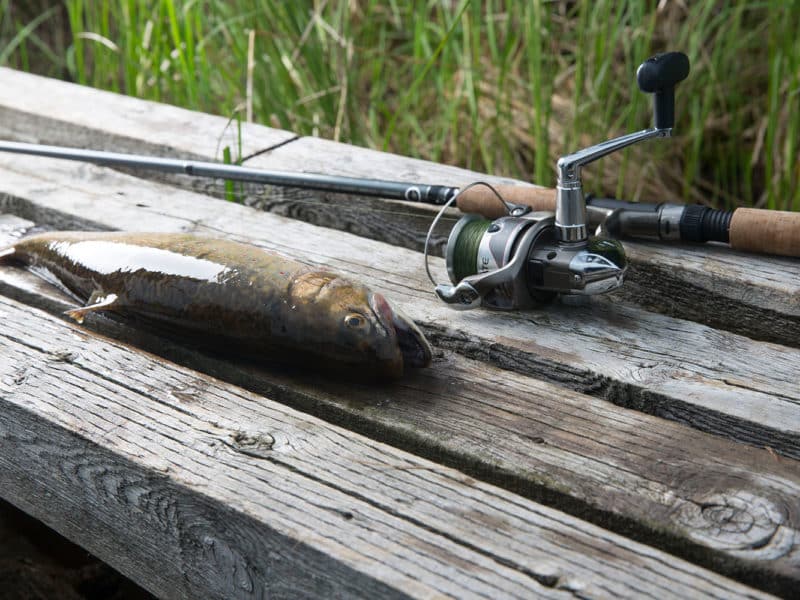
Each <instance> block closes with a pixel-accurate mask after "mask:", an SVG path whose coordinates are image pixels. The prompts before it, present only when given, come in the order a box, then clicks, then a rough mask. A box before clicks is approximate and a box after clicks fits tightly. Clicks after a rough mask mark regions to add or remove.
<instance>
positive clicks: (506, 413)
mask: <svg viewBox="0 0 800 600" xmlns="http://www.w3.org/2000/svg"><path fill="white" fill-rule="evenodd" d="M21 226H23V227H24V226H26V225H25V224H24V223H22V225H21ZM0 243H2V241H1V240H0ZM0 293H2V294H5V295H7V296H9V295H10V296H13V297H16V298H19V299H22V300H24V301H25V302H27V303H29V304H33V305H35V306H41V307H43V308H46V309H47V310H48V311H50V312H53V313H55V314H60V313H62V312H63V311H64V310H66V309H68V308H71V307H72V306H73V305H72V304H71V301H70V300H68V299H64V298H63V297H61V296H60V294H59V293H58V292H56V291H55V290H54V289H53V288H52V287H50V286H47V285H46V284H41V283H40V280H38V279H37V278H35V277H33V276H32V275H28V276H26V275H25V274H24V272H20V271H18V270H11V269H6V270H0ZM105 321H106V320H100V321H99V322H97V323H95V324H94V326H96V327H98V328H99V330H101V331H106V332H109V331H110V329H109V327H108V324H107V323H106V322H105ZM89 324H90V325H92V323H91V322H90V323H89ZM113 333H114V334H115V335H117V336H119V337H121V338H122V339H130V340H132V341H134V342H135V343H137V344H139V345H140V346H143V347H145V348H147V349H150V350H153V351H156V352H159V353H161V354H162V355H165V356H168V357H169V358H171V359H174V360H178V361H180V362H182V363H183V364H186V365H188V366H191V367H193V368H197V369H200V370H203V371H206V372H211V373H214V374H216V375H217V376H220V377H222V378H224V379H226V380H228V381H232V382H235V383H238V384H241V385H244V386H246V387H249V388H251V389H255V390H258V391H260V392H262V393H265V394H267V395H269V396H270V397H272V398H274V399H276V400H278V401H281V402H284V403H287V404H289V405H292V406H295V407H297V408H300V409H302V410H304V411H309V412H313V413H315V414H318V415H321V416H324V417H325V418H327V419H329V420H334V421H336V422H338V423H340V424H342V425H345V426H347V427H349V428H354V429H357V430H359V431H361V432H362V433H365V434H367V435H370V436H373V437H376V438H379V439H382V440H387V441H391V442H392V443H393V444H395V445H397V446H399V447H403V448H407V449H413V451H414V452H415V453H417V454H422V455H424V456H427V457H429V458H433V459H436V460H437V461H444V462H446V463H447V464H450V465H451V466H454V467H457V468H459V469H461V470H464V471H467V472H469V473H472V474H474V475H476V476H478V477H480V478H482V479H488V480H490V481H491V482H493V483H496V484H498V485H501V486H503V487H506V488H509V489H513V490H515V491H518V492H521V493H523V494H524V495H525V496H528V497H532V498H535V499H542V500H545V501H546V502H547V503H548V504H553V505H556V506H558V507H559V508H561V509H562V510H566V511H568V512H570V513H572V514H576V515H580V516H581V517H583V518H585V519H589V520H591V521H592V522H594V523H596V524H599V525H602V526H604V527H610V528H612V529H622V530H623V531H625V533H626V535H629V536H631V535H633V536H635V537H636V538H638V539H640V540H646V541H647V543H649V544H651V545H657V546H658V547H661V548H665V549H668V550H670V551H672V552H674V553H677V554H679V555H683V556H691V557H692V559H693V560H694V561H696V562H700V563H701V564H705V565H710V566H712V565H713V567H714V568H715V569H717V570H721V571H722V572H724V573H729V574H731V575H735V576H737V577H744V578H745V579H746V581H747V582H748V583H751V584H753V585H758V586H760V587H763V588H765V589H767V590H769V591H773V592H776V593H784V594H785V593H786V591H787V590H790V589H794V588H795V587H796V586H797V584H798V580H800V558H798V557H800V553H798V552H797V544H798V541H799V540H800V536H798V535H797V531H796V527H797V525H796V523H797V518H798V515H800V506H798V502H797V498H798V497H800V463H797V462H796V461H792V460H789V459H781V460H780V461H778V460H777V459H776V456H775V455H774V454H772V453H771V452H770V451H768V450H757V449H754V448H745V447H742V446H741V445H740V444H736V443H733V442H729V441H725V440H721V439H719V438H717V437H715V436H710V435H707V434H702V433H699V432H697V431H694V430H692V429H690V428H688V427H685V426H681V425H677V424H674V423H667V422H664V421H663V420H661V419H659V418H656V417H652V416H649V415H644V414H641V413H637V412H633V411H629V410H625V409H621V408H618V407H615V406H613V405H611V406H610V405H609V404H608V403H607V402H604V401H602V400H599V399H596V398H591V397H588V396H586V395H583V394H578V393H575V392H570V391H568V390H565V389H563V388H560V387H557V386H555V385H552V384H548V383H545V382H541V381H537V380H534V379H531V378H529V377H523V376H520V375H517V374H514V373H510V372H508V371H505V372H504V371H500V370H498V369H493V368H490V367H487V366H486V365H484V364H481V363H477V362H475V361H472V360H468V359H464V358H462V357H459V356H458V355H453V354H451V353H449V352H445V353H442V354H441V355H440V356H439V357H438V358H437V360H436V362H435V364H434V367H433V368H432V369H430V370H426V371H424V372H422V373H419V374H417V375H416V376H414V377H409V378H407V380H406V381H404V382H402V383H401V384H397V385H395V386H390V387H385V388H382V389H381V392H380V394H379V395H378V396H377V397H376V395H375V389H374V388H372V387H370V386H358V385H353V384H351V383H341V382H335V381H332V382H325V381H318V380H317V378H314V381H313V382H309V381H308V380H305V379H304V378H303V377H297V376H294V377H292V376H286V375H284V374H282V373H281V372H280V371H277V372H276V371H274V370H272V371H270V370H264V369H258V370H253V369H247V368H243V367H241V366H240V365H234V364H225V363H224V362H220V361H219V360H218V359H217V358H216V357H215V358H214V359H212V360H210V361H209V360H208V359H204V358H203V357H198V356H196V355H192V356H187V353H186V352H185V351H184V350H181V349H177V350H176V349H169V346H170V344H169V342H168V341H167V340H163V339H154V340H147V339H144V337H143V336H141V335H140V334H138V333H132V332H127V331H120V330H119V329H114V330H113ZM532 449H535V450H532ZM754 474H758V476H754ZM720 519H725V520H726V522H727V523H728V525H725V526H720Z"/></svg>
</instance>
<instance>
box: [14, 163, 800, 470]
mask: <svg viewBox="0 0 800 600" xmlns="http://www.w3.org/2000/svg"><path fill="white" fill-rule="evenodd" d="M0 168H1V169H2V181H1V182H0V186H2V190H4V191H5V194H6V197H5V199H4V200H2V199H0V204H2V205H3V206H4V207H6V208H11V209H12V210H14V211H15V212H18V213H21V214H23V216H26V217H30V218H33V219H34V220H37V221H42V222H45V223H49V224H51V225H55V226H58V227H62V226H79V227H80V226H82V225H85V224H86V222H85V221H84V219H85V220H86V221H88V224H89V225H95V226H98V227H104V228H116V229H125V230H147V229H149V230H155V231H167V230H171V231H199V232H208V233H212V234H216V235H225V236H230V237H233V238H238V239H243V240H255V242H256V243H257V244H258V245H261V246H263V247H265V248H270V249H273V250H276V251H278V252H283V253H285V254H289V255H292V256H294V257H295V258H298V259H300V260H305V261H308V262H310V263H314V264H318V265H325V266H329V267H331V268H334V269H335V270H338V271H341V272H344V273H347V274H349V275H351V276H354V277H356V278H357V279H361V280H362V281H364V282H366V283H368V284H369V285H370V286H371V287H373V288H375V289H378V290H380V291H382V292H384V293H386V294H387V295H388V296H389V297H391V298H393V299H394V300H395V302H396V303H397V304H398V305H399V306H400V307H401V308H402V309H403V310H404V311H405V312H407V313H408V314H409V315H411V316H412V317H413V318H414V319H415V320H417V321H418V322H420V323H422V324H423V325H424V326H425V327H426V329H427V332H428V333H429V335H430V336H431V337H432V338H433V339H434V340H435V341H436V343H437V344H439V345H440V346H442V347H447V348H451V349H454V350H456V351H458V352H460V353H462V354H465V355H467V356H471V357H478V358H481V359H482V360H484V361H487V362H491V363H494V364H498V365H500V366H503V367H505V368H509V369H513V370H517V371H519V372H522V373H524V374H531V375H535V376H537V377H541V378H545V379H549V380H551V381H555V382H558V383H560V384H562V385H565V386H568V387H571V388H573V389H577V390H578V391H582V392H589V393H592V394H595V395H598V396H602V397H604V398H606V399H608V400H611V401H612V402H614V403H616V404H620V405H622V406H626V407H631V408H636V409H637V410H642V411H644V412H648V413H650V414H655V415H658V416H663V417H667V418H669V419H672V420H675V421H678V422H682V423H686V424H689V425H691V426H693V427H696V428H698V429H702V430H704V431H709V432H712V433H717V434H720V435H723V436H727V437H730V438H732V439H735V440H739V441H744V442H747V443H749V444H752V445H756V446H769V447H771V448H773V449H775V450H776V451H778V452H781V453H783V454H785V455H786V456H791V457H795V458H797V457H800V411H799V410H798V404H800V386H798V385H797V383H796V372H797V367H798V365H800V351H798V350H797V349H792V348H786V347H784V346H777V345H774V344H768V343H761V342H755V341H753V340H751V339H748V338H745V337H742V336H737V335H733V334H730V333H727V332H723V331H718V330H714V329H711V328H709V327H705V326H702V325H698V324H696V323H693V322H691V321H685V320H680V319H674V318H669V317H665V316H662V315H658V314H653V313H649V312H646V311H642V310H639V309H637V308H635V307H631V306H628V305H625V304H621V303H618V302H613V301H610V300H608V299H597V300H596V301H594V302H593V303H592V304H591V305H590V306H585V307H572V306H558V305H557V306H550V307H546V308H544V309H541V310H533V311H528V312H524V313H498V312H490V311H485V310H481V311H473V312H466V313H464V312H458V311H453V310H451V309H449V308H447V307H445V306H443V305H442V304H441V303H439V302H438V301H437V300H436V299H435V297H434V296H433V294H432V293H431V291H430V287H431V286H430V284H429V282H428V281H427V279H426V278H425V276H424V270H423V269H422V268H421V264H420V263H421V261H420V256H419V254H417V253H415V252H412V251H408V250H405V249H402V248H396V247H390V246H387V245H385V244H381V243H378V242H374V241H371V240H366V239H362V238H359V237H355V236H351V235H346V234H341V233H336V232H331V231H329V230H326V229H323V228H317V227H313V226H310V225H308V224H305V223H300V222H297V221H294V220H290V219H284V218H281V217H278V216H275V215H270V214H268V213H260V212H257V211H256V212H254V211H252V210H251V209H248V208H247V207H243V206H238V205H232V204H229V203H223V202H221V201H219V200H215V199H210V198H207V197H205V196H201V195H198V194H193V193H190V192H181V191H176V190H175V189H174V188H171V187H167V186H161V185H159V184H155V183H148V182H146V181H142V180H139V179H137V178H133V177H129V176H125V175H122V174H118V173H116V172H113V171H109V170H107V169H102V168H99V167H94V166H90V165H80V166H77V167H76V165H74V164H71V163H69V164H65V163H64V162H63V161H52V160H45V159H33V158H24V159H23V158H21V157H0ZM9 194H14V196H13V197H12V196H10V195H9ZM15 198H16V199H15ZM20 198H22V199H24V200H20ZM3 206H0V208H2V207H3ZM53 211H56V212H60V213H61V215H62V217H61V218H59V219H56V220H54V218H55V217H54V213H53ZM40 217H41V218H40ZM432 265H433V270H434V272H435V273H436V276H437V277H438V278H439V279H440V280H444V279H445V277H446V276H445V275H444V269H443V265H442V261H441V260H440V259H434V260H432Z"/></svg>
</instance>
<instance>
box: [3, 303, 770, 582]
mask: <svg viewBox="0 0 800 600" xmlns="http://www.w3.org/2000/svg"><path fill="white" fill-rule="evenodd" d="M0 313H2V315H3V318H4V323H6V324H7V327H4V328H3V330H2V332H0V350H2V354H3V355H4V356H13V357H14V361H13V362H11V361H4V362H3V363H2V364H0V391H2V393H1V394H0V406H2V412H3V415H4V417H5V418H4V420H3V421H2V423H0V448H1V449H2V452H0V464H2V467H3V468H2V469H0V484H2V487H0V489H2V490H3V494H4V495H9V496H11V498H10V500H12V501H13V502H14V503H15V504H17V505H20V506H22V507H23V508H24V509H25V510H26V511H27V512H30V513H32V514H34V515H35V516H37V517H38V518H41V519H43V520H44V521H45V522H47V523H49V524H50V525H51V526H54V527H55V528H56V529H58V530H59V531H61V532H62V533H65V534H66V535H67V536H68V537H70V538H71V539H75V540H76V541H78V542H79V543H80V544H81V545H83V546H84V547H86V548H88V549H90V550H91V551H93V552H95V553H96V554H98V555H99V556H101V557H103V558H105V559H107V560H109V561H110V562H111V564H112V565H113V566H115V567H116V568H118V569H120V570H121V571H122V572H123V573H125V574H127V575H129V576H132V577H134V578H135V579H136V580H137V581H141V582H142V583H143V584H144V585H145V586H146V587H148V588H149V589H150V590H152V591H153V592H154V593H156V594H158V595H160V596H163V597H186V596H202V597H228V598H234V597H235V598H260V597H266V596H275V597H286V596H291V597H320V596H325V597H331V596H335V595H343V596H347V597H362V596H365V597H377V596H380V597H404V596H406V595H408V596H412V597H429V596H431V595H434V596H442V597H451V596H456V597H498V595H500V596H503V597H530V596H531V594H536V595H542V596H552V597H563V596H573V595H579V596H581V597H617V596H636V597H639V596H641V595H643V594H645V595H651V596H657V597H669V596H674V597H680V596H684V597H685V596H687V595H697V594H702V595H708V596H709V597H731V596H732V595H735V596H741V597H755V596H757V595H758V593H757V592H755V591H753V590H749V589H747V588H744V587H742V586H740V585H738V584H736V583H733V582H731V581H729V580H726V579H724V578H722V577H719V576H717V575H714V574H712V573H710V572H708V571H704V570H702V569H700V568H698V567H695V566H692V565H691V564H689V563H686V562H684V561H681V560H679V559H675V558H672V557H668V556H667V555H663V554H661V553H659V552H658V551H654V550H652V549H649V548H647V547H645V546H641V545H639V544H636V543H634V542H630V541H628V540H626V539H624V538H621V537H619V536H616V535H614V534H612V533H610V532H607V531H603V530H601V529H599V528H597V527H595V526H592V525H589V524H586V523H583V522H581V521H579V520H577V519H574V518H572V517H569V516H567V515H565V514H563V513H560V512H558V511H555V510H552V509H548V508H545V507H542V506H540V505H537V504H535V503H533V502H530V501H528V500H524V499H522V498H520V497H517V496H514V495H512V494H508V493H507V492H504V491H503V490H500V489H498V488H496V487H493V486H490V485H487V484H483V483H480V482H478V481H475V480H473V479H470V478H468V477H465V476H464V475H462V474H460V473H458V472H457V471H454V470H452V469H448V468H446V467H443V466H441V465H437V464H436V463H431V462H428V461H425V460H423V459H419V458H416V457H414V456H412V455H409V454H407V453H405V452H402V451H400V450H395V449H393V448H391V447H389V446H386V445H383V444H380V443H378V442H374V441H372V440H369V439H367V438H364V437H361V436H359V435H357V434H354V433H352V432H349V431H346V430H343V429H340V428H337V427H335V426H332V425H328V424H326V423H324V422H322V421H319V420H318V419H315V418H314V417H311V416H308V415H304V414H302V413H298V412H296V411H293V410H291V409H288V408H286V407H283V406H281V405H280V404H277V403H275V402H273V401H271V400H268V399H266V398H264V397H260V396H257V395H255V394H251V393H248V392H245V391H243V390H240V389H237V388H235V387H232V386H229V385H225V384H222V383H221V382H218V381H216V380H214V379H212V378H209V377H205V376H202V375H199V374H197V373H194V372H192V371H189V370H186V369H183V368H181V367H177V366H175V365H171V364H169V363H164V362H162V361H159V360H157V359H155V358H154V357H152V356H149V355H146V354H143V353H141V352H132V351H131V350H129V349H128V348H126V347H125V346H123V345H121V344H119V343H115V342H111V341H109V340H104V339H102V338H100V337H97V336H95V335H90V334H87V333H85V332H83V331H81V330H80V329H78V328H77V327H72V326H65V325H64V323H63V322H60V321H58V320H55V319H53V318H52V317H49V316H47V315H45V314H43V313H40V312H39V311H36V310H34V309H31V308H29V307H26V306H24V305H19V304H18V303H16V302H14V301H12V300H8V299H4V298H1V297H0ZM67 515H69V517H68V518H64V517H66V516H67ZM57 516H58V517H60V518H57ZM612 573H613V576H609V574H612Z"/></svg>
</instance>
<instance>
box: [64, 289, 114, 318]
mask: <svg viewBox="0 0 800 600" xmlns="http://www.w3.org/2000/svg"><path fill="white" fill-rule="evenodd" d="M116 301H117V295H116V294H106V295H105V296H102V295H100V294H98V293H97V292H95V293H94V294H92V297H91V298H89V304H87V305H86V306H82V307H81V308H73V309H72V310H68V311H66V312H65V313H64V314H66V315H68V316H69V317H71V318H73V319H75V320H76V321H77V322H78V323H83V319H84V317H85V316H86V315H88V314H89V313H91V312H95V311H97V310H107V309H108V308H110V307H111V306H113V305H114V303H115V302H116Z"/></svg>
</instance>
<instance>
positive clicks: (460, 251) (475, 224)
mask: <svg viewBox="0 0 800 600" xmlns="http://www.w3.org/2000/svg"><path fill="white" fill-rule="evenodd" d="M491 224H492V222H491V221H487V220H485V219H476V220H474V221H470V222H469V223H467V224H465V225H464V228H463V229H462V230H461V232H460V234H459V235H458V238H457V239H456V241H455V249H454V251H453V273H454V274H455V276H456V282H458V281H461V280H462V279H464V277H467V276H469V275H474V274H475V273H477V272H478V264H477V263H478V248H479V247H480V245H481V238H483V234H484V233H486V230H487V229H489V226H490V225H491Z"/></svg>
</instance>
